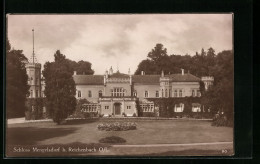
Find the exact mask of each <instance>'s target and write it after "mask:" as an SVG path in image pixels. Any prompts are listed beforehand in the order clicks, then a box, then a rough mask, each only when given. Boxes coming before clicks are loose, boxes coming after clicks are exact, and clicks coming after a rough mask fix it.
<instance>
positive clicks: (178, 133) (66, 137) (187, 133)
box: [6, 120, 233, 155]
mask: <svg viewBox="0 0 260 164" xmlns="http://www.w3.org/2000/svg"><path fill="white" fill-rule="evenodd" d="M107 121H109V120H70V121H68V122H67V123H66V124H65V125H56V124H55V123H53V122H38V123H23V124H12V125H8V127H7V131H6V132H7V136H6V141H7V142H6V143H7V147H9V148H10V147H13V146H17V145H19V146H35V145H37V146H39V145H70V144H72V143H77V144H79V145H80V144H81V145H88V144H98V143H99V140H100V139H101V138H104V137H108V136H118V137H121V138H124V139H125V140H126V143H124V144H126V145H139V144H142V145H149V144H182V143H184V144H185V143H211V142H230V141H233V129H232V128H229V127H213V126H211V122H210V121H199V120H135V122H136V123H137V130H129V131H99V130H97V125H98V124H99V123H101V122H107ZM110 121H111V120H110ZM114 121H122V120H113V122H114ZM99 146H100V145H99ZM103 146H104V145H103ZM105 146H109V145H105ZM229 148H230V147H229ZM113 149H114V155H116V154H117V153H118V154H120V153H119V152H121V151H122V149H120V148H113ZM130 149H131V148H129V151H131V150H130ZM153 149H155V148H153ZM162 149H163V148H162ZM162 149H161V150H162ZM202 149H203V150H204V148H201V150H202ZM221 149H222V148H221ZM124 150H126V149H124ZM132 150H135V149H133V148H132ZM150 150H151V149H150ZM182 150H183V149H182ZM118 151H119V152H118ZM166 151H167V152H171V151H173V150H172V149H169V148H167V150H165V152H166ZM115 152H117V153H115ZM153 153H158V152H157V151H151V152H149V154H153ZM160 153H162V154H163V152H160ZM107 154H109V153H107ZM110 154H111V152H110ZM112 154H113V153H112ZM125 154H127V153H125ZM166 154H167V153H166ZM173 154H174V153H173Z"/></svg>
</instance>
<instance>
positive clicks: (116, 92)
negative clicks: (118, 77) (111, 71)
mask: <svg viewBox="0 0 260 164" xmlns="http://www.w3.org/2000/svg"><path fill="white" fill-rule="evenodd" d="M110 91H111V96H113V97H122V96H125V90H124V89H123V88H114V89H111V90H110Z"/></svg>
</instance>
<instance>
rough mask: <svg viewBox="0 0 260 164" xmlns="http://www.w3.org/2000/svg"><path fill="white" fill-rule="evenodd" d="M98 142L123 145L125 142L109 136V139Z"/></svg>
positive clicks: (122, 139)
mask: <svg viewBox="0 0 260 164" xmlns="http://www.w3.org/2000/svg"><path fill="white" fill-rule="evenodd" d="M99 142H100V143H125V142H126V140H125V139H124V138H121V137H117V136H111V137H106V138H102V139H100V140H99Z"/></svg>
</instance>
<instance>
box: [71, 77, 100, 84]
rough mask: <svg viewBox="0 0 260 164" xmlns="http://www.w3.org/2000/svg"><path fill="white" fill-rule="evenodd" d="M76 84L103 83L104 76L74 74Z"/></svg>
mask: <svg viewBox="0 0 260 164" xmlns="http://www.w3.org/2000/svg"><path fill="white" fill-rule="evenodd" d="M73 79H74V81H75V84H78V85H80V84H84V85H103V84H104V76H103V75H73Z"/></svg>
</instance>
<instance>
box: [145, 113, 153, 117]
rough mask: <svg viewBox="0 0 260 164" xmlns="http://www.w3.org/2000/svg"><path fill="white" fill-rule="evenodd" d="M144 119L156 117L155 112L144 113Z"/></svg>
mask: <svg viewBox="0 0 260 164" xmlns="http://www.w3.org/2000/svg"><path fill="white" fill-rule="evenodd" d="M143 117H155V113H153V112H143Z"/></svg>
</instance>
